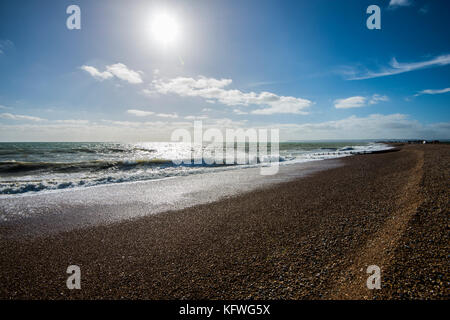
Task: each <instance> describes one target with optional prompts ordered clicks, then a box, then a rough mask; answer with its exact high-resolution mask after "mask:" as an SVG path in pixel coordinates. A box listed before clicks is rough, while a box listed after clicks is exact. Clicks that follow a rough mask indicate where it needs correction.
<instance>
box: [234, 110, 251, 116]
mask: <svg viewBox="0 0 450 320" xmlns="http://www.w3.org/2000/svg"><path fill="white" fill-rule="evenodd" d="M233 112H234V113H236V114H239V115H243V114H248V112H244V111H242V110H240V109H233Z"/></svg>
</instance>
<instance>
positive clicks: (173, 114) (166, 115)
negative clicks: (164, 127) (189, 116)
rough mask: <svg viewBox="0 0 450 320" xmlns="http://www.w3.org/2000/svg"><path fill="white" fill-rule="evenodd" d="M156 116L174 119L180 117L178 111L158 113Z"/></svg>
mask: <svg viewBox="0 0 450 320" xmlns="http://www.w3.org/2000/svg"><path fill="white" fill-rule="evenodd" d="M156 116H157V117H161V118H172V119H176V118H178V114H176V113H157V114H156Z"/></svg>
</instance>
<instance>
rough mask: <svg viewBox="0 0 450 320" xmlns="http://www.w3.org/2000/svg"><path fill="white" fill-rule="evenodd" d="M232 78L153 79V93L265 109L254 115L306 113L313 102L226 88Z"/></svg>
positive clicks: (255, 111)
mask: <svg viewBox="0 0 450 320" xmlns="http://www.w3.org/2000/svg"><path fill="white" fill-rule="evenodd" d="M231 83H232V80H231V79H214V78H206V77H202V76H200V77H198V78H197V79H194V78H184V77H178V78H174V79H170V80H167V81H164V80H161V79H159V80H153V82H152V85H153V88H154V91H156V92H158V93H160V94H177V95H179V96H182V97H200V98H203V99H205V100H206V101H207V102H209V103H217V102H218V103H222V104H225V105H227V106H248V105H260V106H265V108H262V109H258V110H253V111H252V113H254V114H274V113H293V114H306V112H305V111H304V109H305V108H308V107H310V106H311V105H312V104H313V103H312V102H311V101H310V100H307V99H302V98H296V97H289V96H279V95H276V94H274V93H271V92H266V91H263V92H260V93H255V92H242V91H240V90H237V89H227V88H226V87H228V86H229V85H230V84H231Z"/></svg>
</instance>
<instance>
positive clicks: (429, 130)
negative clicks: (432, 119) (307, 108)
mask: <svg viewBox="0 0 450 320" xmlns="http://www.w3.org/2000/svg"><path fill="white" fill-rule="evenodd" d="M274 127H279V128H280V137H282V138H283V139H298V140H302V139H305V140H308V139H311V140H318V139H416V138H418V139H448V138H449V137H450V122H447V123H435V124H430V125H423V124H421V123H419V122H418V121H416V120H412V119H409V117H408V116H407V115H404V114H390V115H382V114H371V115H369V116H367V117H356V116H350V117H348V118H345V119H341V120H335V121H327V122H320V123H305V124H282V125H274Z"/></svg>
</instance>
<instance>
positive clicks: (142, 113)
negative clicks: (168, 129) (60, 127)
mask: <svg viewBox="0 0 450 320" xmlns="http://www.w3.org/2000/svg"><path fill="white" fill-rule="evenodd" d="M127 113H128V114H132V115H133V116H136V117H148V116H156V117H161V118H172V119H176V118H178V114H176V113H155V112H153V111H146V110H137V109H128V110H127Z"/></svg>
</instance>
